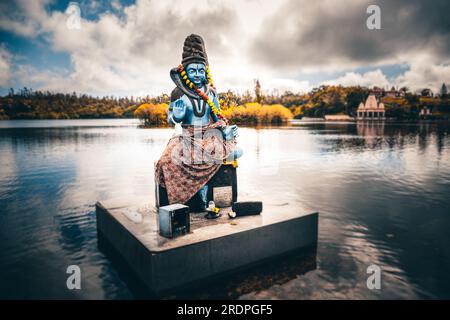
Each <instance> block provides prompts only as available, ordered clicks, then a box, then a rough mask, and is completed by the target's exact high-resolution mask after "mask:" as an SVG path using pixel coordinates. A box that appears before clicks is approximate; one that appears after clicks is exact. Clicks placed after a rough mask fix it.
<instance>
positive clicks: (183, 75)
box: [178, 64, 228, 124]
mask: <svg viewBox="0 0 450 320" xmlns="http://www.w3.org/2000/svg"><path fill="white" fill-rule="evenodd" d="M178 71H179V72H180V76H181V78H182V79H183V80H184V81H185V82H186V85H187V86H188V87H189V88H191V89H192V90H195V92H197V94H198V95H199V96H200V97H201V98H202V99H203V101H205V102H206V103H207V104H208V105H209V106H210V107H211V110H212V112H213V113H214V114H215V115H216V116H217V117H218V118H219V119H220V120H222V121H224V122H225V123H226V124H228V120H227V118H225V116H224V115H223V114H222V112H221V110H220V109H217V107H216V105H215V104H214V102H212V101H211V99H210V98H209V97H208V96H207V95H206V94H205V93H203V91H202V90H200V89H199V88H198V87H197V86H196V85H195V84H193V83H192V81H190V80H189V79H188V77H187V74H186V71H185V70H184V67H183V65H181V64H180V65H179V66H178ZM206 73H207V75H208V80H209V84H210V85H212V79H211V74H210V73H209V67H208V66H206ZM193 107H194V110H195V106H193ZM219 107H220V102H219Z"/></svg>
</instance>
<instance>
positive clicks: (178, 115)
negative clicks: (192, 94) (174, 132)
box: [172, 99, 186, 122]
mask: <svg viewBox="0 0 450 320" xmlns="http://www.w3.org/2000/svg"><path fill="white" fill-rule="evenodd" d="M172 105H173V117H174V119H175V120H176V121H177V122H179V121H181V120H183V118H184V116H185V115H186V104H185V103H184V101H183V100H182V99H178V100H175V101H174V102H172Z"/></svg>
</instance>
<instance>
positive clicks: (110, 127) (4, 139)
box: [0, 120, 450, 299]
mask: <svg viewBox="0 0 450 320" xmlns="http://www.w3.org/2000/svg"><path fill="white" fill-rule="evenodd" d="M137 125H138V123H137V122H136V121H135V120H61V121H59V120H52V121H0V298H65V299H66V298H69V299H70V298H74V299H84V298H87V299H91V298H98V299H102V298H108V299H114V298H133V297H136V296H137V294H136V292H135V291H134V290H133V289H132V285H130V283H129V280H127V279H126V277H124V276H123V272H122V273H121V272H120V270H117V268H116V267H115V266H114V265H113V264H112V263H111V262H110V259H108V258H106V257H105V255H104V253H103V252H102V251H100V250H99V248H98V246H97V234H96V222H95V219H96V218H95V202H96V201H97V200H100V199H109V198H114V197H123V196H127V197H129V198H134V197H136V198H141V197H142V196H145V195H147V196H148V198H149V202H151V201H153V199H154V182H153V168H154V162H155V161H156V160H157V159H158V158H159V156H160V154H161V152H162V151H163V149H164V147H165V145H166V143H167V141H168V139H169V138H170V136H171V135H172V129H167V128H157V129H139V128H137ZM449 131H450V126H449V125H448V124H439V123H420V124H388V123H385V124H382V123H380V124H355V123H301V124H296V125H293V126H286V127H277V128H260V129H255V128H241V129H240V137H239V144H240V145H241V147H242V148H243V149H244V152H245V154H244V156H243V158H242V159H240V161H239V169H238V186H239V192H240V195H243V196H245V197H247V198H252V199H255V200H263V201H266V200H267V199H271V200H273V201H277V202H280V203H291V204H294V205H295V206H297V207H298V210H299V211H304V210H306V211H308V210H314V211H319V212H320V224H319V242H318V247H317V254H316V257H315V261H314V267H313V268H311V270H309V271H308V272H306V273H302V272H296V271H295V270H296V269H295V266H296V264H297V263H299V262H297V260H293V261H291V262H289V261H288V260H287V262H286V264H287V265H285V266H283V267H281V268H282V269H280V271H279V273H281V272H285V271H286V269H289V270H290V271H289V272H288V274H289V275H288V276H283V277H279V279H278V280H277V282H276V283H272V282H270V281H261V286H260V287H258V286H251V288H252V289H251V290H250V291H249V290H247V291H245V290H244V291H238V292H241V294H239V295H238V296H240V297H241V298H287V299H311V298H312V299H314V298H337V299H340V298H367V299H379V298H388V299H391V298H401V299H402V298H450V273H449V270H450V232H449V230H450V139H449ZM72 264H76V265H79V266H80V268H81V270H82V289H81V290H74V291H71V290H68V289H67V288H66V279H67V276H68V275H67V274H66V268H67V266H68V265H72ZM372 264H375V265H377V266H379V267H380V268H381V279H382V287H381V289H380V290H369V289H368V288H367V286H366V279H367V277H368V276H369V275H368V274H367V273H366V270H367V267H368V266H370V265H372ZM268 268H269V269H271V270H272V271H273V270H275V273H277V272H278V271H276V270H278V269H276V268H278V267H276V266H274V267H273V268H272V267H271V266H269V267H268ZM273 276H274V275H270V277H273ZM261 277H263V278H264V277H266V276H265V275H264V274H262V275H261ZM275 277H276V274H275ZM255 278H257V277H256V276H255V277H253V280H252V281H253V282H256V283H259V280H260V279H255ZM229 281H231V282H232V281H233V279H230V280H229Z"/></svg>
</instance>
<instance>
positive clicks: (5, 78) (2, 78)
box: [0, 46, 11, 87]
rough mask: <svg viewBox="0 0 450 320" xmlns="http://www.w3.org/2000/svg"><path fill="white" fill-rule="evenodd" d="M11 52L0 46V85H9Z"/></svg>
mask: <svg viewBox="0 0 450 320" xmlns="http://www.w3.org/2000/svg"><path fill="white" fill-rule="evenodd" d="M10 62H11V54H10V53H9V52H8V50H6V49H5V48H3V47H1V46H0V87H6V86H8V85H9V81H10V79H11V65H10Z"/></svg>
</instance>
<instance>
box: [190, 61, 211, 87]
mask: <svg viewBox="0 0 450 320" xmlns="http://www.w3.org/2000/svg"><path fill="white" fill-rule="evenodd" d="M186 73H187V76H188V78H189V80H191V81H192V82H193V83H194V84H195V85H196V86H197V87H199V86H202V85H203V84H204V83H206V67H205V65H204V64H203V63H190V64H188V66H187V67H186Z"/></svg>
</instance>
